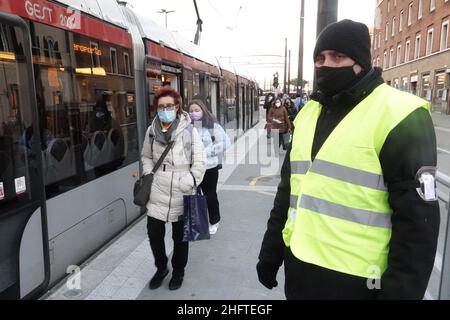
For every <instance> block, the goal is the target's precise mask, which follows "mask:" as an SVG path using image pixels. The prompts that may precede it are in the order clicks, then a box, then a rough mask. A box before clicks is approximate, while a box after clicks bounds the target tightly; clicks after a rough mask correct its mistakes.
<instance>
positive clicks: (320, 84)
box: [316, 66, 358, 96]
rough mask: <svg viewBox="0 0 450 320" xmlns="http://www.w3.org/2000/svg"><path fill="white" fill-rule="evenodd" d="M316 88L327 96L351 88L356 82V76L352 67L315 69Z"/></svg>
mask: <svg viewBox="0 0 450 320" xmlns="http://www.w3.org/2000/svg"><path fill="white" fill-rule="evenodd" d="M316 81H317V88H319V90H320V91H322V93H323V94H325V95H327V96H334V95H335V94H337V93H339V92H341V91H343V90H346V89H349V88H351V87H352V86H353V85H354V84H355V83H356V82H357V81H358V76H357V75H356V74H355V71H353V66H350V67H341V68H332V67H320V68H316Z"/></svg>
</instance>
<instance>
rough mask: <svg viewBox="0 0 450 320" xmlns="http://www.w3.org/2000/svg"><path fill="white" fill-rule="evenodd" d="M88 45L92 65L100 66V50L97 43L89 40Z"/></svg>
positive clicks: (94, 66)
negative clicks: (90, 50)
mask: <svg viewBox="0 0 450 320" xmlns="http://www.w3.org/2000/svg"><path fill="white" fill-rule="evenodd" d="M90 46H91V49H92V53H91V57H92V67H93V68H99V67H100V56H101V51H100V50H99V49H98V43H96V42H92V41H91V42H90Z"/></svg>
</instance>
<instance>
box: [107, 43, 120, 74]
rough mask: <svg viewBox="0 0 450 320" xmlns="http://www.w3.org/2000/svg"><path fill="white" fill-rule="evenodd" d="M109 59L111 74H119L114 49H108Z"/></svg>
mask: <svg viewBox="0 0 450 320" xmlns="http://www.w3.org/2000/svg"><path fill="white" fill-rule="evenodd" d="M109 51H110V57H111V73H119V72H118V68H117V50H116V49H115V48H110V50H109Z"/></svg>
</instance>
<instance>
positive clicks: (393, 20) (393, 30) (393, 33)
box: [391, 17, 396, 37]
mask: <svg viewBox="0 0 450 320" xmlns="http://www.w3.org/2000/svg"><path fill="white" fill-rule="evenodd" d="M395 20H396V19H395V17H394V18H392V31H391V37H393V36H394V35H395Z"/></svg>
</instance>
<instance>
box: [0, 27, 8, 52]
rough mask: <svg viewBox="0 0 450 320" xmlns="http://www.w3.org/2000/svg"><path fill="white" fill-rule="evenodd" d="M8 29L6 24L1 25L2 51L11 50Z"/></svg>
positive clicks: (0, 46) (0, 39)
mask: <svg viewBox="0 0 450 320" xmlns="http://www.w3.org/2000/svg"><path fill="white" fill-rule="evenodd" d="M6 34H7V30H6V26H5V25H1V26H0V51H6V52H8V51H9V46H8V38H7V36H6Z"/></svg>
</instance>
